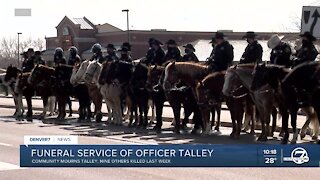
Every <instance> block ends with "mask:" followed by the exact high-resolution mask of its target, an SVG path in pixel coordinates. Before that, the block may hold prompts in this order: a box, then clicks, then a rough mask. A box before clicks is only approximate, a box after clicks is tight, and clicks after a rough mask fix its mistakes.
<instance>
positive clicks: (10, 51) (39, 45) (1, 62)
mask: <svg viewBox="0 0 320 180" xmlns="http://www.w3.org/2000/svg"><path fill="white" fill-rule="evenodd" d="M44 47H45V44H44V40H43V39H41V38H38V39H32V38H27V39H26V40H24V41H20V42H19V52H20V53H22V52H23V51H26V50H27V49H28V48H34V49H35V50H40V51H42V50H43V48H44ZM10 64H12V65H15V66H17V65H18V42H17V39H16V38H2V39H1V42H0V67H6V66H8V65H10Z"/></svg>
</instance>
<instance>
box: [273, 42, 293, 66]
mask: <svg viewBox="0 0 320 180" xmlns="http://www.w3.org/2000/svg"><path fill="white" fill-rule="evenodd" d="M290 57H291V47H290V46H289V45H288V44H287V43H284V42H281V43H280V44H279V45H278V46H276V47H275V48H274V49H272V51H271V54H270V63H271V64H277V65H281V66H286V67H290V66H291V60H290Z"/></svg>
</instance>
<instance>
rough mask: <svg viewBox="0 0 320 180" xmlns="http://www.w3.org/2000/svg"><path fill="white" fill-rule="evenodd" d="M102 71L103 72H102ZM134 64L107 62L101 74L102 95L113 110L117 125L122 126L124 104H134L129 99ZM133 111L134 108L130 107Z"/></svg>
mask: <svg viewBox="0 0 320 180" xmlns="http://www.w3.org/2000/svg"><path fill="white" fill-rule="evenodd" d="M100 71H101V70H100ZM132 71H133V64H131V63H127V62H124V61H112V62H107V63H105V65H104V69H103V70H102V73H100V76H99V80H98V82H99V83H100V85H102V86H101V93H102V94H103V96H104V98H105V99H106V102H107V103H108V105H110V106H111V108H112V115H113V117H114V119H113V120H114V122H115V124H116V125H122V123H123V118H122V114H123V112H122V102H123V100H126V101H127V104H132V102H128V101H132V100H131V99H130V98H128V94H127V92H128V87H129V82H130V80H131V78H132ZM128 109H130V111H132V107H130V106H129V107H128Z"/></svg>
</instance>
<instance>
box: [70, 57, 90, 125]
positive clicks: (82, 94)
mask: <svg viewBox="0 0 320 180" xmlns="http://www.w3.org/2000/svg"><path fill="white" fill-rule="evenodd" d="M79 67H80V64H79V63H77V64H75V66H74V67H73V69H72V75H71V77H70V83H71V84H72V85H73V87H74V95H75V97H76V98H77V99H78V100H79V109H78V112H79V118H78V121H81V120H83V119H87V120H90V119H91V117H92V112H91V107H90V106H91V99H90V96H89V92H88V87H87V86H86V85H85V84H84V82H83V83H77V82H75V81H74V76H75V75H76V73H77V72H78V70H79Z"/></svg>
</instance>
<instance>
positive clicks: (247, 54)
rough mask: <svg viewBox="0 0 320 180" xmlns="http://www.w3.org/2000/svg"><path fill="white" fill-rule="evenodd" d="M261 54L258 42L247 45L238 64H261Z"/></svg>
mask: <svg viewBox="0 0 320 180" xmlns="http://www.w3.org/2000/svg"><path fill="white" fill-rule="evenodd" d="M262 52H263V50H262V46H261V45H260V44H259V43H258V41H254V42H253V43H251V44H248V46H247V47H246V49H245V51H244V53H243V54H242V57H241V59H240V64H245V63H255V62H261V61H262Z"/></svg>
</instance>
